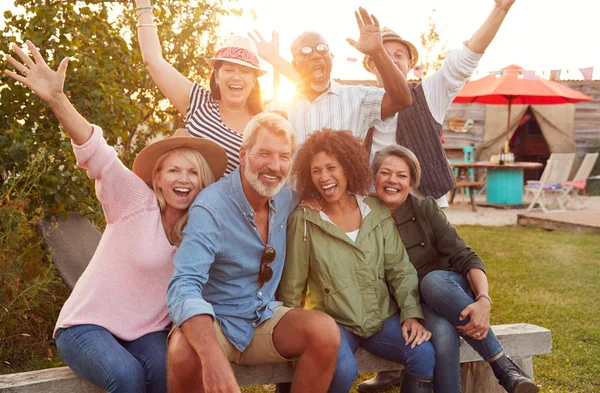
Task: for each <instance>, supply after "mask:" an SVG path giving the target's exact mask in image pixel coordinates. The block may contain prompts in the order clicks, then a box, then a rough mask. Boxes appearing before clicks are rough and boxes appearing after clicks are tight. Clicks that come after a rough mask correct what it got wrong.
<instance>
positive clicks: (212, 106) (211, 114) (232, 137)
mask: <svg viewBox="0 0 600 393" xmlns="http://www.w3.org/2000/svg"><path fill="white" fill-rule="evenodd" d="M183 120H184V121H185V126H186V128H187V130H188V132H189V133H190V134H191V135H193V136H197V137H200V138H205V139H209V140H211V141H213V142H215V143H216V144H218V145H219V146H221V147H222V148H223V149H225V153H227V169H226V170H225V174H226V175H228V174H230V173H231V172H233V171H234V170H235V169H236V168H237V167H238V166H240V158H239V154H240V147H242V135H241V134H238V133H237V132H235V131H234V130H232V129H231V128H229V127H227V126H226V125H225V123H223V120H221V113H220V112H219V103H218V102H217V101H216V100H215V99H214V98H213V96H212V94H211V93H210V91H208V90H206V89H205V88H203V87H202V86H200V85H199V84H198V83H196V82H194V84H193V85H192V88H191V89H190V107H189V108H188V110H187V113H186V115H185V117H184V119H183Z"/></svg>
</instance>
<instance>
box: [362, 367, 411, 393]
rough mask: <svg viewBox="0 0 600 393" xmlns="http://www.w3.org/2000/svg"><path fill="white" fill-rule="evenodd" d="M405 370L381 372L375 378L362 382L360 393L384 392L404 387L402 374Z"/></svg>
mask: <svg viewBox="0 0 600 393" xmlns="http://www.w3.org/2000/svg"><path fill="white" fill-rule="evenodd" d="M403 371H404V370H394V371H381V372H380V373H378V374H377V375H376V376H375V378H371V379H369V380H367V381H364V382H361V383H360V384H359V385H358V391H359V392H360V393H377V392H383V391H385V390H387V389H389V388H392V387H395V386H400V385H402V374H403Z"/></svg>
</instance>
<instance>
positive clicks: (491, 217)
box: [444, 194, 600, 226]
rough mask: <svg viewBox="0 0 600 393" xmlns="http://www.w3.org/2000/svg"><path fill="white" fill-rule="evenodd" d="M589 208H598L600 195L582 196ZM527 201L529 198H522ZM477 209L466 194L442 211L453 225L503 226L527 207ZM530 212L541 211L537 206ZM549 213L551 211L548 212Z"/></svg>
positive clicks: (515, 220) (512, 222)
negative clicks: (472, 206) (475, 210)
mask: <svg viewBox="0 0 600 393" xmlns="http://www.w3.org/2000/svg"><path fill="white" fill-rule="evenodd" d="M475 199H476V201H478V202H485V195H482V196H477V197H476V198H475ZM583 199H584V200H585V201H586V203H587V205H588V209H590V210H597V211H599V210H600V196H594V197H583ZM523 202H524V203H529V200H524V201H523ZM567 207H568V206H567ZM477 209H478V211H477V212H474V211H473V210H471V204H470V203H469V198H468V197H467V196H466V195H458V194H457V195H456V197H455V199H454V203H453V204H452V205H450V207H449V208H446V209H444V213H446V216H447V217H448V221H450V222H451V223H452V224H454V225H463V224H466V225H485V226H503V225H516V224H517V214H520V213H526V212H527V208H526V207H525V208H523V209H497V208H493V207H481V206H478V207H477ZM532 212H541V210H540V209H539V208H537V209H534V210H532ZM550 214H551V213H550Z"/></svg>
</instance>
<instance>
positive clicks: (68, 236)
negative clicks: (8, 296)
mask: <svg viewBox="0 0 600 393" xmlns="http://www.w3.org/2000/svg"><path fill="white" fill-rule="evenodd" d="M38 229H39V231H40V233H41V235H42V238H43V239H44V245H45V246H46V249H47V250H49V251H50V253H51V254H52V260H53V261H54V264H55V265H56V268H57V270H58V274H59V275H60V277H61V278H62V279H63V281H64V282H65V284H66V285H67V287H69V289H73V287H74V286H75V283H76V282H77V280H78V279H79V277H80V276H81V274H82V273H83V271H84V270H85V268H86V267H87V265H88V263H89V262H90V260H91V259H92V256H93V255H94V252H95V251H96V248H97V247H98V243H99V242H100V237H101V236H102V234H101V233H100V231H98V229H96V227H95V226H94V225H93V224H92V223H91V222H90V221H89V220H88V219H87V218H85V217H83V216H82V215H80V214H78V213H68V218H67V220H66V221H60V220H58V219H56V218H52V219H51V220H40V222H39V223H38Z"/></svg>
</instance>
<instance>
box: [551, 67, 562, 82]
mask: <svg viewBox="0 0 600 393" xmlns="http://www.w3.org/2000/svg"><path fill="white" fill-rule="evenodd" d="M560 72H561V70H550V80H551V81H554V82H558V81H559V80H560Z"/></svg>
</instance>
